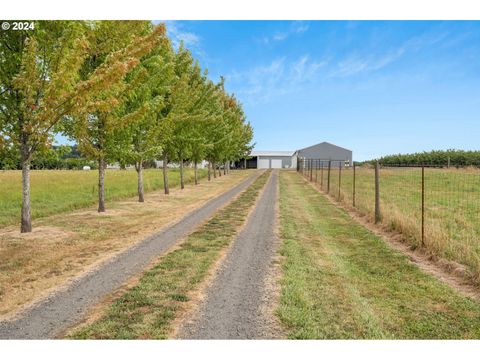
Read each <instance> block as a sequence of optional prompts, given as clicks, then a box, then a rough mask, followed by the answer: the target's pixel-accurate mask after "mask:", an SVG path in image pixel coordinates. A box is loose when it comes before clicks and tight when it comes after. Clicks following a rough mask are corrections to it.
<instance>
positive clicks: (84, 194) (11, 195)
mask: <svg viewBox="0 0 480 360" xmlns="http://www.w3.org/2000/svg"><path fill="white" fill-rule="evenodd" d="M198 175H199V177H200V178H204V177H205V176H206V175H207V171H206V169H199V173H198ZM30 177H31V199H32V200H31V201H32V218H33V219H39V218H41V217H45V216H48V215H53V214H58V213H61V212H65V211H72V210H75V209H81V208H85V207H88V206H90V205H92V204H95V203H96V202H97V201H98V192H97V184H98V172H97V171H94V170H92V171H82V170H32V171H31V174H30ZM185 181H186V183H192V182H193V169H186V170H185ZM143 183H144V188H145V192H149V191H153V190H156V189H160V188H163V175H162V170H161V169H147V170H144V173H143ZM179 183H180V173H179V170H178V169H169V184H170V186H172V187H175V186H178V185H179ZM0 184H2V186H1V187H0V227H1V226H6V225H12V224H19V223H20V210H21V204H22V173H21V171H0ZM136 193H137V173H136V171H134V170H125V171H123V170H107V174H106V176H105V198H106V200H107V207H108V201H112V200H119V199H125V198H128V197H131V196H135V195H136Z"/></svg>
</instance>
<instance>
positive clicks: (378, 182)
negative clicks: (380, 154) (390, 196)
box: [375, 161, 381, 223]
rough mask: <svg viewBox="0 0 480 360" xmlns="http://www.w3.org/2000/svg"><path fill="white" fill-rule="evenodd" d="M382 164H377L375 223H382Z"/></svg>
mask: <svg viewBox="0 0 480 360" xmlns="http://www.w3.org/2000/svg"><path fill="white" fill-rule="evenodd" d="M380 220H381V217H380V164H379V163H378V161H377V162H376V164H375V223H378V222H380Z"/></svg>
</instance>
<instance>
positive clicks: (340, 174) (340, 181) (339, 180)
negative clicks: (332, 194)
mask: <svg viewBox="0 0 480 360" xmlns="http://www.w3.org/2000/svg"><path fill="white" fill-rule="evenodd" d="M341 189H342V162H341V161H339V162H338V200H340V193H341Z"/></svg>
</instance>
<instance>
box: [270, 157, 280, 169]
mask: <svg viewBox="0 0 480 360" xmlns="http://www.w3.org/2000/svg"><path fill="white" fill-rule="evenodd" d="M281 168H282V159H272V169H281Z"/></svg>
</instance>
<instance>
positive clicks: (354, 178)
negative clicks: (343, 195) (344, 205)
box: [352, 163, 356, 207]
mask: <svg viewBox="0 0 480 360" xmlns="http://www.w3.org/2000/svg"><path fill="white" fill-rule="evenodd" d="M355 175H356V174H355V163H353V196H352V197H353V207H355V190H356V189H355V180H356V176H355Z"/></svg>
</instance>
